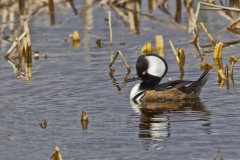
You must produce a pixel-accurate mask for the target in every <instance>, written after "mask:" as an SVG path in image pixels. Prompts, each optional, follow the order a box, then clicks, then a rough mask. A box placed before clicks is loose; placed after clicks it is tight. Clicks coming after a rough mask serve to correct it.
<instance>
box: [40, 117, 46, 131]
mask: <svg viewBox="0 0 240 160" xmlns="http://www.w3.org/2000/svg"><path fill="white" fill-rule="evenodd" d="M39 126H40V127H41V128H43V129H46V128H47V120H46V119H42V120H40V122H39Z"/></svg>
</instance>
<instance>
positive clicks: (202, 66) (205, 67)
mask: <svg viewBox="0 0 240 160" xmlns="http://www.w3.org/2000/svg"><path fill="white" fill-rule="evenodd" d="M212 68H213V66H212V65H211V64H210V63H208V62H206V61H203V62H202V63H201V64H200V69H202V70H210V69H212Z"/></svg>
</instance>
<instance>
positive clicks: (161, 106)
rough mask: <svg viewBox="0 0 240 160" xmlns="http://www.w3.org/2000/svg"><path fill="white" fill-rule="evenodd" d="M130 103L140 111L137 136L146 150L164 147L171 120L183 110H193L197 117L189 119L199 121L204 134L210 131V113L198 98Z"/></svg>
mask: <svg viewBox="0 0 240 160" xmlns="http://www.w3.org/2000/svg"><path fill="white" fill-rule="evenodd" d="M131 105H132V108H133V110H134V111H135V112H136V113H138V114H139V113H140V119H139V138H140V139H142V143H143V147H144V149H146V150H161V149H163V148H164V146H165V142H164V141H165V140H166V139H167V138H169V137H170V136H171V122H172V123H174V122H175V121H176V117H179V114H183V115H182V117H184V114H185V112H184V111H186V112H189V111H190V112H193V114H194V115H196V116H197V117H194V120H193V119H190V120H189V121H199V122H200V123H201V125H202V127H203V130H204V132H205V133H206V134H209V133H211V131H210V125H211V124H210V122H209V120H210V114H209V112H208V111H207V110H206V109H205V106H204V104H203V103H202V102H201V101H200V99H198V101H194V102H189V101H188V102H187V101H181V102H176V101H172V102H170V101H168V102H146V103H141V104H137V103H134V102H133V101H131ZM184 119H185V118H184ZM187 119H188V118H187ZM180 121H181V120H180ZM184 121H185V120H184ZM179 134H180V133H179Z"/></svg>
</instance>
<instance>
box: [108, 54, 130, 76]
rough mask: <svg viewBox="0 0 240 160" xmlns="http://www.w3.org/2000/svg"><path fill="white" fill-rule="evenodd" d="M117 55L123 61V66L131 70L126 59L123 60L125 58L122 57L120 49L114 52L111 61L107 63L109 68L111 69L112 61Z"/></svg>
mask: <svg viewBox="0 0 240 160" xmlns="http://www.w3.org/2000/svg"><path fill="white" fill-rule="evenodd" d="M118 56H120V58H121V60H122V61H123V63H124V65H125V67H126V68H127V71H128V72H131V68H130V67H129V65H128V63H127V61H126V60H125V58H124V56H123V54H122V52H121V51H120V50H118V51H117V52H116V53H115V55H114V57H113V59H112V61H111V62H110V64H109V68H110V69H113V63H114V62H115V60H116V58H117V57H118Z"/></svg>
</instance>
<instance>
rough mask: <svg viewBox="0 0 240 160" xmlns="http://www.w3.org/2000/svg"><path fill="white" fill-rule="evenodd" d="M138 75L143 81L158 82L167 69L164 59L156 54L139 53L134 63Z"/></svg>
mask: <svg viewBox="0 0 240 160" xmlns="http://www.w3.org/2000/svg"><path fill="white" fill-rule="evenodd" d="M136 69H137V74H138V76H139V77H140V78H141V79H142V80H143V81H145V82H147V81H152V82H156V83H159V82H160V81H161V79H162V78H163V77H164V76H165V74H166V73H167V70H168V66H167V63H166V61H165V60H164V59H163V58H162V57H159V56H157V55H153V54H150V55H141V56H139V57H138V60H137V63H136Z"/></svg>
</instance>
